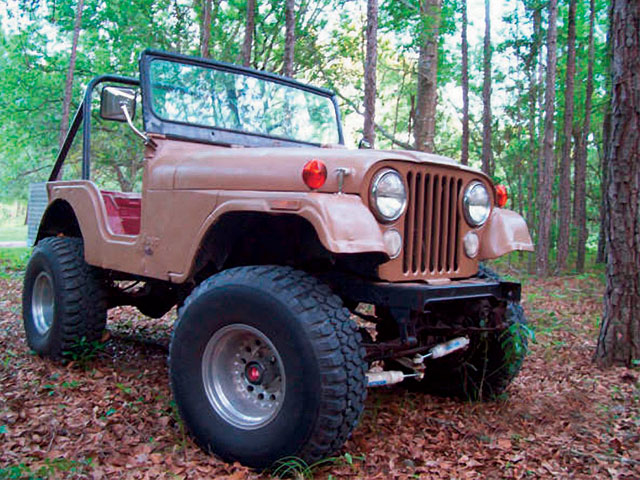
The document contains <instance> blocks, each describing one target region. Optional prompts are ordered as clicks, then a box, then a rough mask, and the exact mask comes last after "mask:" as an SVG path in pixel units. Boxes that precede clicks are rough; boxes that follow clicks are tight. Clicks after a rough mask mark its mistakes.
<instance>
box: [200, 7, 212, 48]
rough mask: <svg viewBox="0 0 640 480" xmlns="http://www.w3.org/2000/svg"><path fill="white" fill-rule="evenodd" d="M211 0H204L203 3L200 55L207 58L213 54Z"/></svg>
mask: <svg viewBox="0 0 640 480" xmlns="http://www.w3.org/2000/svg"><path fill="white" fill-rule="evenodd" d="M211 1H212V0H204V2H203V5H202V25H201V26H200V29H201V35H200V37H201V40H200V56H201V57H205V58H209V57H210V56H211V53H210V52H209V47H210V43H211Z"/></svg>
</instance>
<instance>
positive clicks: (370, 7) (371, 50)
mask: <svg viewBox="0 0 640 480" xmlns="http://www.w3.org/2000/svg"><path fill="white" fill-rule="evenodd" d="M366 36H367V54H366V58H365V62H364V129H363V132H362V133H363V138H364V140H365V141H367V142H368V143H369V145H371V146H372V147H373V146H374V145H375V140H376V133H375V127H374V124H375V117H376V64H377V59H378V0H368V1H367V33H366Z"/></svg>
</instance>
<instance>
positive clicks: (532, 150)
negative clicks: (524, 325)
mask: <svg viewBox="0 0 640 480" xmlns="http://www.w3.org/2000/svg"><path fill="white" fill-rule="evenodd" d="M532 14H533V15H532V16H533V41H532V42H531V52H530V54H529V59H528V63H527V68H528V73H529V125H528V130H529V179H528V182H527V183H528V184H529V198H530V199H533V198H537V197H536V195H537V193H536V186H537V185H536V181H535V178H536V166H537V165H538V164H539V163H540V161H539V159H538V136H537V128H536V127H537V118H536V112H537V110H538V109H537V106H538V81H537V77H536V70H537V66H538V51H539V50H540V44H541V42H542V35H541V29H542V25H541V23H542V14H541V11H540V8H534V10H533V12H532ZM527 224H528V225H529V228H530V229H531V236H532V237H533V238H535V233H536V228H537V225H536V209H535V208H533V205H529V206H528V207H527ZM534 270H535V265H534V255H531V254H530V255H529V265H528V271H529V272H530V273H533V272H534Z"/></svg>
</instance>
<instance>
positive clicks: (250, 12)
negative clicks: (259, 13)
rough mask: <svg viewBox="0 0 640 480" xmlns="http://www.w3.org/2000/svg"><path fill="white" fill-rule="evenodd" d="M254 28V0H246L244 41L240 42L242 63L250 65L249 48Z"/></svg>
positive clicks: (251, 43)
mask: <svg viewBox="0 0 640 480" xmlns="http://www.w3.org/2000/svg"><path fill="white" fill-rule="evenodd" d="M255 28H256V0H247V13H246V23H245V27H244V42H243V43H242V64H243V65H244V66H245V67H248V66H250V65H251V49H252V47H253V31H254V30H255Z"/></svg>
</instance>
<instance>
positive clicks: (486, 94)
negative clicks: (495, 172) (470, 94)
mask: <svg viewBox="0 0 640 480" xmlns="http://www.w3.org/2000/svg"><path fill="white" fill-rule="evenodd" d="M482 63H483V75H484V80H483V83H482V105H483V109H482V171H483V172H484V173H486V174H487V175H491V170H492V168H491V164H492V158H493V153H492V149H491V1H490V0H484V52H483V62H482Z"/></svg>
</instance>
